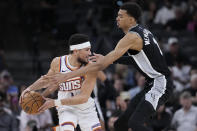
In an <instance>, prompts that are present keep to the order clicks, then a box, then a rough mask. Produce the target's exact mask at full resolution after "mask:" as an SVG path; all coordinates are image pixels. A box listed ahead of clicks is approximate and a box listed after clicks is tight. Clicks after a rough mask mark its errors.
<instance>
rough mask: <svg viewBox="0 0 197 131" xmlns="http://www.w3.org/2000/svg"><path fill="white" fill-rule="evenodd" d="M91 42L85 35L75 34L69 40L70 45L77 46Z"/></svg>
mask: <svg viewBox="0 0 197 131" xmlns="http://www.w3.org/2000/svg"><path fill="white" fill-rule="evenodd" d="M87 41H89V37H88V36H87V35H84V34H73V35H71V36H70V38H69V40H68V45H69V46H70V45H77V44H81V43H84V42H87Z"/></svg>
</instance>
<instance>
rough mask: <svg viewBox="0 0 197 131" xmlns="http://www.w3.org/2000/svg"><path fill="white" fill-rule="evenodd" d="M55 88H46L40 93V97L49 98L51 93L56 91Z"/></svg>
mask: <svg viewBox="0 0 197 131" xmlns="http://www.w3.org/2000/svg"><path fill="white" fill-rule="evenodd" d="M57 88H58V86H57ZM57 88H50V87H48V88H46V89H45V90H44V91H43V92H42V96H43V97H47V96H49V95H50V94H51V93H53V92H55V90H56V89H57Z"/></svg>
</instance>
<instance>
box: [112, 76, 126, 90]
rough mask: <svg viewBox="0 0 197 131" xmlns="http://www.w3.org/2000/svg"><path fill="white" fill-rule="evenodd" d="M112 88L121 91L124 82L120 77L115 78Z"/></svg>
mask: <svg viewBox="0 0 197 131" xmlns="http://www.w3.org/2000/svg"><path fill="white" fill-rule="evenodd" d="M114 88H115V90H116V91H117V92H121V91H123V90H124V84H123V81H122V79H116V80H115V81H114Z"/></svg>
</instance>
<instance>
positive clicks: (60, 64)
mask: <svg viewBox="0 0 197 131" xmlns="http://www.w3.org/2000/svg"><path fill="white" fill-rule="evenodd" d="M60 71H61V57H60V62H59V72H60Z"/></svg>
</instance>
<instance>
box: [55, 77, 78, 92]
mask: <svg viewBox="0 0 197 131" xmlns="http://www.w3.org/2000/svg"><path fill="white" fill-rule="evenodd" d="M80 88H81V78H78V79H75V80H69V81H66V82H64V83H60V84H59V89H60V91H72V90H77V89H80Z"/></svg>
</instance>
